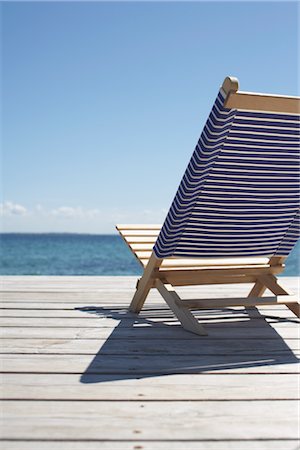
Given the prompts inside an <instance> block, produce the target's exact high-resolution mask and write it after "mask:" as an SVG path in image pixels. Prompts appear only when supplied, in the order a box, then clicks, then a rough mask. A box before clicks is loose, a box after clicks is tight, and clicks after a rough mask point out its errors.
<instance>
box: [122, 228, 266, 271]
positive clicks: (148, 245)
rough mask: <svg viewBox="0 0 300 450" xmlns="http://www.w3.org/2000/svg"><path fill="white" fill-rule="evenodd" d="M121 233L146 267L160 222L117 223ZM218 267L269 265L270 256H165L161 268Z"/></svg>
mask: <svg viewBox="0 0 300 450" xmlns="http://www.w3.org/2000/svg"><path fill="white" fill-rule="evenodd" d="M116 228H117V230H118V231H119V233H120V235H121V236H122V238H123V239H124V241H125V242H126V244H127V245H128V247H129V248H130V250H131V251H132V253H133V254H134V255H135V257H136V258H137V259H138V261H139V263H140V264H141V265H142V266H143V267H146V266H147V264H148V261H149V258H150V256H151V254H152V249H153V246H154V244H155V242H156V239H157V236H158V235H159V232H160V230H161V225H160V224H149V225H145V224H143V225H141V224H133V225H128V224H125V225H117V227H116ZM210 267H213V268H214V269H217V268H224V267H230V268H240V267H243V268H246V267H269V258H263V257H261V258H260V257H243V258H238V257H237V258H179V257H171V258H165V259H164V260H163V262H162V264H161V266H160V270H164V269H165V270H168V269H174V270H190V269H194V270H196V269H207V268H210Z"/></svg>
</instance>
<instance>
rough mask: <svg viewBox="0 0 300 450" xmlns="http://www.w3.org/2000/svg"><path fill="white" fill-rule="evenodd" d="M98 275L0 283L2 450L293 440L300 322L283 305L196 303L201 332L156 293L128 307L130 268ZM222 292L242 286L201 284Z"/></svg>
mask: <svg viewBox="0 0 300 450" xmlns="http://www.w3.org/2000/svg"><path fill="white" fill-rule="evenodd" d="M91 278H92V277H91ZM96 278H97V279H95V278H94V279H92V280H86V283H85V278H84V277H80V280H76V279H73V281H72V277H67V279H63V280H62V279H57V277H54V278H52V279H51V277H44V279H38V277H35V278H34V279H31V277H29V278H27V279H26V278H24V277H20V278H19V277H18V280H13V279H12V277H10V279H9V280H8V279H6V280H5V283H3V284H2V286H3V285H4V287H3V289H4V291H3V292H2V298H1V300H2V303H1V305H0V307H2V312H3V313H4V314H2V317H1V319H0V320H1V323H2V326H3V329H2V334H1V340H0V343H1V346H2V351H3V352H5V353H6V354H5V355H1V356H2V361H3V365H4V368H3V372H4V373H3V378H2V394H1V395H2V398H3V399H5V401H4V403H3V405H2V408H3V411H4V416H5V428H4V427H3V430H4V433H6V434H4V433H2V438H3V439H4V440H3V442H2V444H3V445H4V447H2V448H3V449H5V450H10V449H11V450H13V449H18V450H21V449H24V450H25V449H28V448H30V449H33V450H34V449H36V448H39V450H42V449H43V448H45V449H50V448H51V449H53V450H55V449H56V448H66V449H69V448H72V450H73V449H74V450H76V449H77V448H78V450H81V449H83V448H84V449H87V450H90V449H98V448H103V449H105V450H106V449H107V450H115V449H118V448H119V449H122V450H127V448H128V449H129V448H130V449H135V448H136V449H137V448H140V447H142V448H143V449H145V450H156V449H162V448H164V449H165V448H174V449H176V450H177V449H182V450H183V449H185V450H186V449H191V450H192V449H193V450H194V449H197V450H198V449H199V450H202V449H205V450H206V449H212V450H221V449H222V450H225V449H235V450H241V449H242V450H248V449H249V450H250V449H251V450H252V449H257V450H263V449H270V448H272V449H282V448H284V449H286V450H289V449H290V450H292V449H293V450H295V449H296V447H295V445H297V433H296V430H297V422H298V418H297V412H296V411H297V406H298V405H297V402H298V398H299V390H298V383H297V380H298V368H297V364H296V362H297V358H296V353H297V351H298V337H299V328H298V325H297V323H298V321H297V320H295V318H294V317H292V315H291V314H290V313H289V311H288V310H287V309H286V308H285V307H282V306H280V307H279V306H278V307H277V306H275V307H272V308H271V307H268V308H260V312H261V314H263V316H259V313H255V312H253V311H252V312H251V316H252V318H251V319H249V317H248V315H247V313H245V311H244V310H243V309H241V308H237V309H236V308H229V309H226V310H218V311H203V312H202V313H201V314H200V313H199V317H201V316H202V318H203V321H204V322H205V323H206V328H207V329H208V331H209V332H210V335H209V336H208V337H207V338H199V337H197V336H194V335H192V334H189V333H187V332H185V331H184V330H182V329H181V327H179V326H178V325H177V322H176V321H175V320H174V318H173V317H172V315H171V314H170V312H169V311H168V310H167V309H166V308H165V307H163V308H162V307H161V305H162V303H161V302H160V299H159V296H158V295H152V296H151V299H150V302H149V304H148V306H147V304H146V308H145V311H144V312H143V313H142V314H141V315H140V317H138V318H136V316H133V315H130V314H127V313H126V311H124V308H126V306H127V305H128V300H130V296H131V294H132V291H133V289H134V281H135V279H136V278H135V277H128V278H126V277H124V278H125V279H124V278H121V277H117V279H116V278H113V279H109V278H108V277H104V278H103V284H101V281H102V280H101V277H96ZM118 280H119V281H118ZM19 282H20V283H21V284H18V283H19ZM69 283H72V289H70V288H69ZM284 283H285V284H286V285H288V287H290V288H291V289H292V290H293V289H294V290H295V288H297V283H296V280H295V279H290V280H289V279H285V280H284ZM16 286H17V287H16ZM26 287H28V289H29V291H26ZM226 289H227V291H226ZM224 291H226V292H228V294H230V295H231V296H232V293H233V292H234V293H236V295H241V289H240V286H238V287H233V289H232V290H228V286H226V287H225V288H224V289H223V287H222V286H218V288H217V289H215V290H212V288H211V287H210V289H209V291H208V290H206V292H205V291H203V290H202V292H205V293H206V294H207V293H208V292H210V295H211V296H213V295H214V293H217V295H218V294H221V295H224ZM185 292H186V293H187V294H188V295H192V296H193V297H194V296H195V292H196V290H195V288H193V289H190V290H189V289H187V290H186V291H185ZM201 295H202V294H201ZM95 306H96V307H98V308H99V310H98V311H97V308H96V309H95V308H94V307H95ZM85 307H89V310H87V309H84V308H85ZM75 308H79V309H75ZM80 308H81V309H80ZM93 308H94V310H93ZM123 312H125V314H123ZM4 315H5V316H6V317H3V316H4ZM5 344H6V345H5ZM0 351H1V350H0ZM19 353H20V354H19ZM31 353H33V354H31ZM182 418H184V419H182ZM216 420H217V422H218V427H216V426H215V421H216ZM70 434H71V435H72V442H70ZM154 437H155V438H154ZM27 440H28V441H27ZM91 440H94V442H91Z"/></svg>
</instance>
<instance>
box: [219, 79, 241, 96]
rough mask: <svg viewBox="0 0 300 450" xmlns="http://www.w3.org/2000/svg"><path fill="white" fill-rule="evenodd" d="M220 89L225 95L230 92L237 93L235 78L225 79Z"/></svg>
mask: <svg viewBox="0 0 300 450" xmlns="http://www.w3.org/2000/svg"><path fill="white" fill-rule="evenodd" d="M222 89H223V91H224V92H225V94H226V95H228V94H230V93H231V92H237V91H238V89H239V80H238V79H237V78H235V77H226V78H225V80H224V81H223V84H222Z"/></svg>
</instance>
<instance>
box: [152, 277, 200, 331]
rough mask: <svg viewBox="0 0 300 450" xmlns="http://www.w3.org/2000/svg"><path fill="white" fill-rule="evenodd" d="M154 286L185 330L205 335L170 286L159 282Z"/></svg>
mask: <svg viewBox="0 0 300 450" xmlns="http://www.w3.org/2000/svg"><path fill="white" fill-rule="evenodd" d="M155 285H156V288H157V289H158V291H159V292H160V294H161V295H162V297H163V299H164V300H165V302H166V303H167V305H168V306H169V308H170V309H171V310H172V311H173V313H174V314H175V316H176V317H177V319H178V320H179V322H180V323H181V325H182V326H183V328H184V329H185V330H187V331H190V332H191V333H195V334H199V335H200V336H206V335H207V332H206V331H205V329H204V327H203V326H202V325H201V324H200V323H199V322H198V320H197V319H196V318H195V317H194V316H193V314H192V313H191V311H190V310H189V309H188V308H187V307H186V306H185V305H183V304H182V301H181V299H180V297H179V295H178V294H177V293H176V292H175V291H174V289H173V286H172V285H170V284H164V283H163V282H162V281H161V280H156V283H155Z"/></svg>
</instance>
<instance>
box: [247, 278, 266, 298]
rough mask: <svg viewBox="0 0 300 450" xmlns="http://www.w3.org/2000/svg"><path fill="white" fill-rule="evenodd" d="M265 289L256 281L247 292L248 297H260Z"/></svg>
mask: <svg viewBox="0 0 300 450" xmlns="http://www.w3.org/2000/svg"><path fill="white" fill-rule="evenodd" d="M266 289H267V288H266V286H265V285H264V284H263V283H262V282H261V281H260V280H259V279H258V280H257V281H256V283H255V285H254V286H253V288H252V289H251V291H250V292H249V294H248V297H262V295H263V293H264V292H265V290H266Z"/></svg>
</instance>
